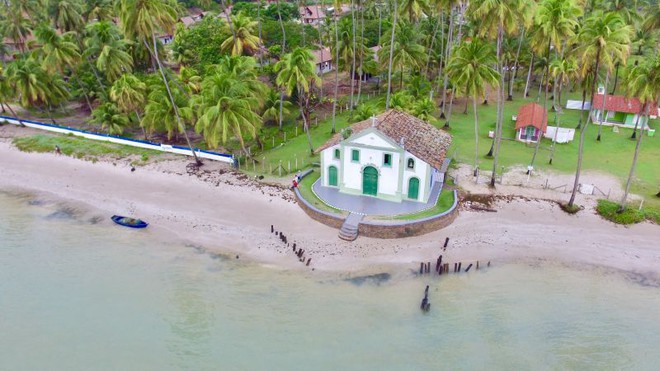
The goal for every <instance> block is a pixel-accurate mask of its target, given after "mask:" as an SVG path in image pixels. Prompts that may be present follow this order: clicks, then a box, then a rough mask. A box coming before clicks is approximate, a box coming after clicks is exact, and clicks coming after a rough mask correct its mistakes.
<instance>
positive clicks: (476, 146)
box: [472, 94, 479, 181]
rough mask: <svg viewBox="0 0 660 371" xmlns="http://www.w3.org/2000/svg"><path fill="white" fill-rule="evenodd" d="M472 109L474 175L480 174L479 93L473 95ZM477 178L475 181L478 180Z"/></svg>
mask: <svg viewBox="0 0 660 371" xmlns="http://www.w3.org/2000/svg"><path fill="white" fill-rule="evenodd" d="M472 110H473V111H474V176H475V177H476V176H477V175H478V174H479V115H478V113H477V95H476V94H475V95H473V96H472ZM478 179H479V178H476V179H475V181H478Z"/></svg>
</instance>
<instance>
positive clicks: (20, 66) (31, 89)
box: [6, 58, 50, 108]
mask: <svg viewBox="0 0 660 371" xmlns="http://www.w3.org/2000/svg"><path fill="white" fill-rule="evenodd" d="M6 76H7V78H8V80H9V81H8V82H9V84H10V86H12V87H13V88H14V89H15V92H16V94H17V96H18V97H19V99H18V101H19V103H20V104H21V106H23V107H25V108H28V107H33V106H35V105H37V104H39V103H43V102H46V101H47V100H48V94H50V92H49V90H48V84H47V81H48V73H47V72H46V70H44V68H43V67H42V66H41V64H40V63H39V62H37V61H36V60H35V59H33V58H24V59H18V60H15V61H12V62H11V63H9V64H8V65H7V74H6Z"/></svg>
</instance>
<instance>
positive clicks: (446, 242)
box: [442, 237, 449, 247]
mask: <svg viewBox="0 0 660 371" xmlns="http://www.w3.org/2000/svg"><path fill="white" fill-rule="evenodd" d="M448 244H449V237H447V238H445V245H444V246H442V247H447V245H448Z"/></svg>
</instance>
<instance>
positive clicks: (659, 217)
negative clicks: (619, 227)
mask: <svg viewBox="0 0 660 371" xmlns="http://www.w3.org/2000/svg"><path fill="white" fill-rule="evenodd" d="M618 209H619V204H618V203H616V202H611V201H608V200H598V206H597V207H596V210H597V211H598V214H600V215H601V216H602V217H603V218H605V219H607V220H609V221H612V222H614V223H617V224H635V223H639V222H641V221H644V220H649V221H651V222H653V223H655V224H660V211H658V210H657V209H651V208H648V207H642V208H641V210H640V208H639V205H628V207H626V209H625V210H624V211H623V212H621V213H619V212H618Z"/></svg>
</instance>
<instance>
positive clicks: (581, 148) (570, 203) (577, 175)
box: [568, 48, 601, 207]
mask: <svg viewBox="0 0 660 371" xmlns="http://www.w3.org/2000/svg"><path fill="white" fill-rule="evenodd" d="M600 52H601V49H600V48H599V49H598V51H597V52H596V67H595V68H594V74H593V81H592V82H591V100H590V103H589V115H588V116H587V120H586V121H585V123H584V126H582V128H581V129H580V145H579V146H578V161H577V167H576V169H575V181H574V182H573V190H572V191H571V199H570V200H569V201H568V206H569V207H573V204H574V203H575V195H576V194H577V189H578V186H579V185H580V174H581V171H582V157H583V155H584V134H585V132H586V129H587V126H589V121H591V118H592V117H591V115H592V113H593V109H594V95H595V94H594V91H595V89H596V80H598V69H599V67H600Z"/></svg>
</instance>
